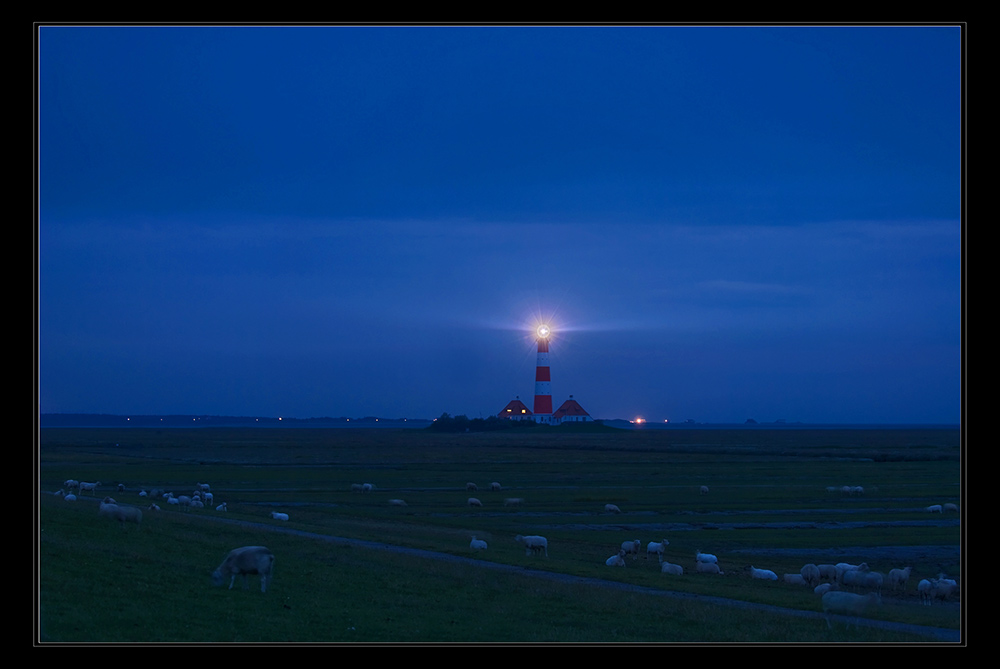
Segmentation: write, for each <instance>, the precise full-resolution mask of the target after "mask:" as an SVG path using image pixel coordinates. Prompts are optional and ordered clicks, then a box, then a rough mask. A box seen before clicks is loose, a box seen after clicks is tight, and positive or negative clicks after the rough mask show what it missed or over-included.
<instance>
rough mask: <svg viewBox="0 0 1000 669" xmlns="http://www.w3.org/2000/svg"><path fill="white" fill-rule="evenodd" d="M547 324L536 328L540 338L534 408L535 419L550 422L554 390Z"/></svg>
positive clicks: (550, 332) (549, 332) (536, 333)
mask: <svg viewBox="0 0 1000 669" xmlns="http://www.w3.org/2000/svg"><path fill="white" fill-rule="evenodd" d="M551 334H552V331H551V330H549V327H548V326H547V325H539V326H538V329H537V330H535V335H536V336H537V338H538V362H537V364H536V365H535V406H534V409H533V410H532V411H533V412H534V414H535V420H536V421H537V422H539V423H548V422H549V421H550V420H551V419H552V391H551V390H550V389H549V382H550V381H551V377H550V376H549V335H551Z"/></svg>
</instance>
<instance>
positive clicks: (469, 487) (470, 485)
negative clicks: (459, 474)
mask: <svg viewBox="0 0 1000 669" xmlns="http://www.w3.org/2000/svg"><path fill="white" fill-rule="evenodd" d="M465 489H466V490H468V491H469V492H475V491H477V490H479V486H477V485H476V484H475V483H473V482H472V481H469V482H468V483H466V484H465Z"/></svg>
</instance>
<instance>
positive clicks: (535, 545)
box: [514, 534, 549, 557]
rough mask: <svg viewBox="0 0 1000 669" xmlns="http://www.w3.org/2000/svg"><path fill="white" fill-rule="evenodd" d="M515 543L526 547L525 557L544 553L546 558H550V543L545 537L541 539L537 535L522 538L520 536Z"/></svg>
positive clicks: (515, 538)
mask: <svg viewBox="0 0 1000 669" xmlns="http://www.w3.org/2000/svg"><path fill="white" fill-rule="evenodd" d="M514 541H516V542H517V543H519V544H522V545H523V546H524V554H525V555H533V554H534V553H539V552H544V553H545V557H548V556H549V541H548V539H546V538H545V537H540V536H538V535H535V534H532V535H529V536H526V537H522V536H521V535H520V534H519V535H517V536H516V537H514Z"/></svg>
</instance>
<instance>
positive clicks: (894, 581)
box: [54, 479, 958, 625]
mask: <svg viewBox="0 0 1000 669" xmlns="http://www.w3.org/2000/svg"><path fill="white" fill-rule="evenodd" d="M100 485H101V482H100V481H97V482H94V483H88V482H85V481H76V480H73V479H69V480H67V481H65V482H64V483H63V488H68V489H69V490H70V491H72V490H78V491H79V492H80V494H81V495H82V494H83V493H84V492H90V493H91V495H94V496H96V494H97V493H96V491H97V487H98V486H100ZM118 490H119V492H123V491H124V490H125V486H124V485H123V484H118ZM351 490H352V491H353V492H360V493H370V492H372V491H374V490H375V486H374V485H373V484H371V483H355V484H352V485H351ZM466 490H467V491H470V492H475V491H477V490H478V486H477V485H476V484H475V483H472V482H470V483H467V484H466ZM490 490H491V491H494V492H499V491H500V490H502V487H501V485H500V483H498V482H496V481H494V482H493V483H491V484H490ZM827 490H828V491H830V492H842V493H843V494H850V495H856V494H863V492H864V489H863V488H862V487H861V486H843V487H840V488H838V487H835V486H831V487H828V488H827ZM700 493H701V494H703V495H704V494H707V493H708V488H707V487H706V486H701V488H700ZM54 494H56V495H58V496H62V497H63V498H64V499H66V500H67V501H73V500H75V499H76V496H75V495H74V494H73V493H72V492H70V493H66V492H64V490H62V489H60V490H59V491H57V492H56V493H54ZM139 497H141V498H155V497H161V498H162V499H165V500H166V501H167V503H168V504H171V505H180V506H185V507H190V508H205V506H206V504H208V505H211V504H212V503H213V495H212V493H211V486H209V484H207V483H198V484H196V487H195V490H194V491H193V492H192V494H191V495H190V496H188V495H180V496H177V497H175V496H174V494H173V493H172V492H164V491H163V490H160V489H153V490H151V491H149V492H147V491H146V490H145V489H143V490H141V491H140V492H139ZM522 502H523V500H522V499H521V498H516V497H515V498H507V499H505V500H504V506H519V505H520V504H521V503H522ZM388 503H389V505H390V506H406V502H405V501H404V500H402V499H390V500H389V501H388ZM467 503H468V505H469V506H472V507H481V506H482V502H481V501H480V500H479V499H478V498H475V497H469V498H468V501H467ZM215 508H216V511H226V510H227V509H226V503H225V502H223V503H222V504H220V505H218V506H217V507H215ZM149 509H152V510H159V506H157V505H156V503H155V502H152V503H151V504H150V506H149ZM957 510H958V508H957V507H956V505H954V504H950V503H949V504H944V505H940V504H937V505H932V506H929V507H927V511H928V512H937V513H941V512H943V511H957ZM604 511H605V513H614V514H620V513H621V509H620V508H619V507H618V506H617V505H615V504H606V505H605V506H604ZM98 513H99V515H101V516H103V517H107V518H111V519H113V520H117V521H118V522H119V524H121V525H122V526H123V527H124V525H125V523H135V525H136V528H137V529H138V527H139V526H140V524H141V522H142V511H141V510H140V509H139V508H137V507H134V506H124V505H119V504H118V503H117V502H116V501H115V500H114V499H113V498H111V497H105V498H104V499H103V500H102V501H101V503H100V505H99V508H98ZM270 517H271V518H273V519H275V520H282V521H287V520H288V514H287V513H280V512H271V513H270ZM514 540H515V541H516V542H517V543H519V544H521V545H522V546H523V547H524V549H525V555H528V556H532V555H544V556H545V557H548V555H549V552H548V540H547V539H546V538H545V537H543V536H538V535H528V536H523V535H520V534H519V535H517V536H516V537H515V538H514ZM668 545H670V542H669V541H668V540H666V539H661V540H660V541H650V542H649V543H648V544H646V550H645V557H646V558H647V559H648V558H649V556H650V555H656V557H657V561H658V563H659V564H660V571H661V572H662V573H664V574H672V575H678V576H679V575H683V574H684V568H683V567H682V566H681V565H679V564H673V563H670V562H668V561H666V560H664V557H663V556H664V553H665V551H666V547H667V546H668ZM469 548H470V550H475V551H484V550H486V549H487V543H486V542H485V541H483V540H481V539H477V538H476V537H475V536H473V537H472V540H471V542H470V544H469ZM641 549H642V543H641V542H640V541H639V540H638V539H633V540H628V541H624V542H622V544H621V546H620V548H619V549H618V552H617V553H616V554H615V555H612V556H611V557H609V558H608V559H607V560H606V561H605V564H606V565H607V566H609V567H624V566H625V565H626V562H625V558H626V557H628V556H631V557H632V560H635V559H637V558H638V557H639V553H640V551H641ZM273 565H274V555H273V554H272V553H271V552H270V551H269V550H268V549H267V548H265V547H263V546H244V547H242V548H237V549H235V550H233V551H231V552H230V553H229V555H227V556H226V558H225V560H223V562H222V564H221V565H219V567H218V568H217V569H216V570H215V572H214V573H213V574H212V580H213V582H214V583H215V585H221V584H222V583H223V582H224V581H225V578H226V577H227V576H228V577H230V582H229V587H230V589H231V588H232V587H233V582H234V581H235V579H236V576H238V575H242V576H243V585H244V588H247V587H248V586H247V582H246V577H247V575H248V574H259V575H260V577H261V584H260V587H261V592H266V591H267V585H268V583H269V582H270V581H271V576H272V571H273ZM746 570H747V571H749V574H750V577H751V578H752V579H759V580H765V581H777V580H778V575H777V574H776V573H775V572H774V571H771V570H769V569H758V568H757V567H755V566H753V565H748V566H747V567H746ZM911 571H912V568H911V567H904V568H901V569H891V570H890V571H889V573H888V576H887V578H883V576H882V574H881V573H880V572H875V571H871V570H870V568H869V567H868V564H867V563H865V562H862V563H861V564H858V565H852V564H849V563H844V562H841V563H838V564H819V565H817V564H812V563H810V564H806V565H804V566H803V567H802V568H801V569H800V570H799V573H797V574H795V573H791V574H784V575H783V577H782V580H783V581H784V582H785V583H789V584H794V585H804V586H809V587H812V588H813V590H814V592H815V593H816V594H818V595H821V596H822V605H823V612H824V614H826V615H827V625H829V624H830V619H829V615H830V614H835V613H839V614H847V615H855V616H858V615H861V614H862V613H863V612H864V611H865V610H866V609H867V608H868V607H869V606H872V605H878V604H881V601H882V600H881V595H882V586H883V584H884V583H885V582H887V583H888V585H889V586H890V587H891V588H892V590H894V591H895V590H902V591H905V589H906V584H907V582H908V581H909V578H910V573H911ZM695 572H696V573H699V574H720V575H723V574H725V572H723V571H722V569H721V568H720V567H719V560H718V558H717V557H716V556H715V555H712V554H710V553H702V552H701V551H700V550H696V551H695ZM846 589H850V590H852V592H847V591H845V590H846ZM917 591H918V593H919V595H920V601H921V603H922V604H925V605H930V604H931V602H932V601H933V600H934V599H942V600H947V599H948V598H949V597H950V596H952V595H953V594H956V593H957V592H958V584H957V582H956V581H955V580H953V579H949V578H946V577H945V575H944V574H938V577H937V578H934V579H923V580H921V581H920V582H919V584H918V585H917ZM862 592H863V593H864V594H862Z"/></svg>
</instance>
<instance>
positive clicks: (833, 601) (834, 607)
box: [823, 591, 882, 629]
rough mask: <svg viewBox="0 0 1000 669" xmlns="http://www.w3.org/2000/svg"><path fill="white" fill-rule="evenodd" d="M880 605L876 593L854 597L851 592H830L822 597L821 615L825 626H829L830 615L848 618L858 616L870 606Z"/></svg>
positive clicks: (880, 601)
mask: <svg viewBox="0 0 1000 669" xmlns="http://www.w3.org/2000/svg"><path fill="white" fill-rule="evenodd" d="M881 603H882V597H881V596H879V595H878V594H877V593H874V592H872V593H869V594H867V595H855V594H854V593H852V592H837V591H830V592H827V593H826V594H824V595H823V614H824V615H825V616H826V626H827V627H828V628H830V629H833V626H832V625H830V614H832V613H840V614H843V615H848V616H860V615H861V614H862V613H864V612H865V609H867V608H868V607H869V606H870V605H873V604H874V605H878V604H881Z"/></svg>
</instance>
